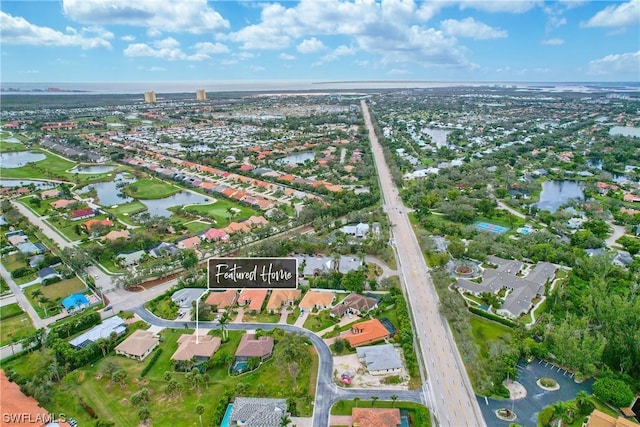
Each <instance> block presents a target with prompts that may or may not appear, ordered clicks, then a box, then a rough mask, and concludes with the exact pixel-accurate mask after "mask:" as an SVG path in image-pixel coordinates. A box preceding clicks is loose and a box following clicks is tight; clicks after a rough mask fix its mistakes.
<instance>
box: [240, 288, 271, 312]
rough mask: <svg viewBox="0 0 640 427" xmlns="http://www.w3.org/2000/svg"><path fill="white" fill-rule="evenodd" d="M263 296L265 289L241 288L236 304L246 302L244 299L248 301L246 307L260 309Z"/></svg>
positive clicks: (265, 295)
mask: <svg viewBox="0 0 640 427" xmlns="http://www.w3.org/2000/svg"><path fill="white" fill-rule="evenodd" d="M265 298H267V289H243V290H242V292H240V295H239V296H238V304H246V301H250V302H249V305H248V306H246V307H247V309H249V310H255V311H260V309H262V303H263V302H264V300H265Z"/></svg>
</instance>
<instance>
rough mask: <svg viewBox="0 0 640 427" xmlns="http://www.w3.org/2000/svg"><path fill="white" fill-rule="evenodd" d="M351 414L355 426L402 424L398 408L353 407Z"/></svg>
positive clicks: (378, 426)
mask: <svg viewBox="0 0 640 427" xmlns="http://www.w3.org/2000/svg"><path fill="white" fill-rule="evenodd" d="M351 416H352V422H353V427H398V426H399V425H400V409H398V408H353V409H351Z"/></svg>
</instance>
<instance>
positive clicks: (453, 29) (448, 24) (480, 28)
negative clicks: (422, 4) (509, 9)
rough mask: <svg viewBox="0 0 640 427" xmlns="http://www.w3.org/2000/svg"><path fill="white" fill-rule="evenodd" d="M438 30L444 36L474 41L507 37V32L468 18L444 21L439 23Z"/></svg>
mask: <svg viewBox="0 0 640 427" xmlns="http://www.w3.org/2000/svg"><path fill="white" fill-rule="evenodd" d="M440 28H442V31H444V33H445V34H448V35H450V36H454V37H468V38H472V39H476V40H490V39H500V38H505V37H507V32H506V31H505V30H501V29H499V28H493V27H490V26H488V25H487V24H485V23H483V22H478V21H476V20H475V19H473V18H471V17H469V18H465V19H463V20H461V21H458V20H455V19H445V20H444V21H442V22H441V23H440Z"/></svg>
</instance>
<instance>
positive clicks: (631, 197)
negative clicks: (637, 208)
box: [622, 193, 640, 203]
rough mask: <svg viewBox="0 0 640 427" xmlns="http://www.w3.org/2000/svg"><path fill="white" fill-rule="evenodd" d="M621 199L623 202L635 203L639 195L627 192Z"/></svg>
mask: <svg viewBox="0 0 640 427" xmlns="http://www.w3.org/2000/svg"><path fill="white" fill-rule="evenodd" d="M622 200H624V201H625V202H631V203H637V202H640V196H636V195H635V194H631V193H627V194H625V195H624V196H623V197H622Z"/></svg>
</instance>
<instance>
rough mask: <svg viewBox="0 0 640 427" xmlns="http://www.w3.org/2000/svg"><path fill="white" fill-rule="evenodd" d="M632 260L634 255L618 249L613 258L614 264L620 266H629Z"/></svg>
mask: <svg viewBox="0 0 640 427" xmlns="http://www.w3.org/2000/svg"><path fill="white" fill-rule="evenodd" d="M632 262H633V257H632V256H631V254H630V253H629V252H627V251H618V253H617V254H616V256H615V257H614V258H613V264H614V265H617V266H619V267H627V266H628V265H629V264H631V263H632Z"/></svg>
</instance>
